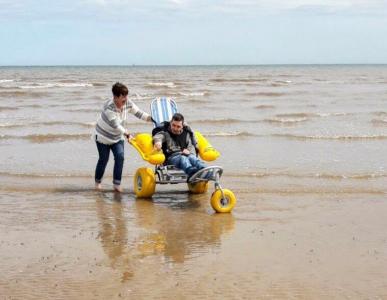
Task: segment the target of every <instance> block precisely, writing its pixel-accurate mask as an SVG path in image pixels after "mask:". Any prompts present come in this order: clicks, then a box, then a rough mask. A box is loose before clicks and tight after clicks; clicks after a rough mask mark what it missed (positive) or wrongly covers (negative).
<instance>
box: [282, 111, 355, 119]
mask: <svg viewBox="0 0 387 300" xmlns="http://www.w3.org/2000/svg"><path fill="white" fill-rule="evenodd" d="M350 115H353V113H346V112H336V113H312V112H311V113H308V112H297V113H284V114H276V115H275V117H276V118H316V117H319V118H326V117H331V116H334V117H336V116H350Z"/></svg>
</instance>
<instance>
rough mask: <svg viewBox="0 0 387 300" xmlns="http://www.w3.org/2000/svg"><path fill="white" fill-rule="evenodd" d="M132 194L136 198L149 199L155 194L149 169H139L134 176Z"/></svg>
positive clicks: (153, 178)
mask: <svg viewBox="0 0 387 300" xmlns="http://www.w3.org/2000/svg"><path fill="white" fill-rule="evenodd" d="M133 186H134V192H135V193H136V196H137V197H138V198H150V197H152V195H153V194H154V193H155V189H156V180H155V174H154V173H153V170H152V169H151V168H139V169H137V172H136V174H135V175H134V184H133Z"/></svg>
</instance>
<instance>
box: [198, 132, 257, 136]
mask: <svg viewBox="0 0 387 300" xmlns="http://www.w3.org/2000/svg"><path fill="white" fill-rule="evenodd" d="M203 135H204V136H233V137H249V136H259V135H256V134H253V133H250V132H247V131H241V132H238V131H236V132H209V133H204V134H203Z"/></svg>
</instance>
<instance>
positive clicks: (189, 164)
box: [153, 113, 206, 177]
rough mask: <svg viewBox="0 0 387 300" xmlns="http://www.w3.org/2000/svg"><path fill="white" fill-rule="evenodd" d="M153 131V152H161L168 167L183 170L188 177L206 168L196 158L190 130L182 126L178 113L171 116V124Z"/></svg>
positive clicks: (182, 118)
mask: <svg viewBox="0 0 387 300" xmlns="http://www.w3.org/2000/svg"><path fill="white" fill-rule="evenodd" d="M165 123H166V124H164V126H163V127H157V128H155V129H154V132H156V134H155V135H154V136H153V145H154V148H155V150H157V151H159V150H161V149H162V150H163V152H164V154H165V161H166V163H167V164H168V165H174V166H175V167H177V168H179V169H181V170H183V171H184V172H185V173H186V174H187V175H188V176H189V177H190V176H192V175H193V174H195V173H196V172H197V171H199V170H200V169H203V168H205V167H206V165H205V164H204V162H202V161H201V160H200V159H198V158H197V156H196V150H195V146H196V141H195V138H194V135H193V132H192V130H191V129H190V128H189V127H188V126H186V125H184V117H183V115H182V114H180V113H175V114H174V115H173V116H172V120H171V122H165Z"/></svg>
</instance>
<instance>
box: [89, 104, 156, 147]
mask: <svg viewBox="0 0 387 300" xmlns="http://www.w3.org/2000/svg"><path fill="white" fill-rule="evenodd" d="M128 113H131V114H133V115H134V116H136V117H137V118H139V119H141V120H144V121H150V116H149V114H147V113H146V112H144V111H142V110H141V109H140V108H138V106H137V105H136V104H134V102H133V101H131V100H129V99H128V101H126V103H125V106H124V107H123V108H122V111H120V110H119V109H118V108H117V106H116V105H115V103H114V101H113V99H111V100H108V101H106V102H105V104H104V106H103V109H102V112H101V114H100V116H99V118H98V120H97V125H96V126H95V134H96V140H97V141H98V142H100V143H102V144H106V145H111V144H114V143H117V142H119V141H120V140H123V139H124V133H125V132H126V130H125V128H124V126H123V125H124V123H125V121H126V120H127V117H128Z"/></svg>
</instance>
